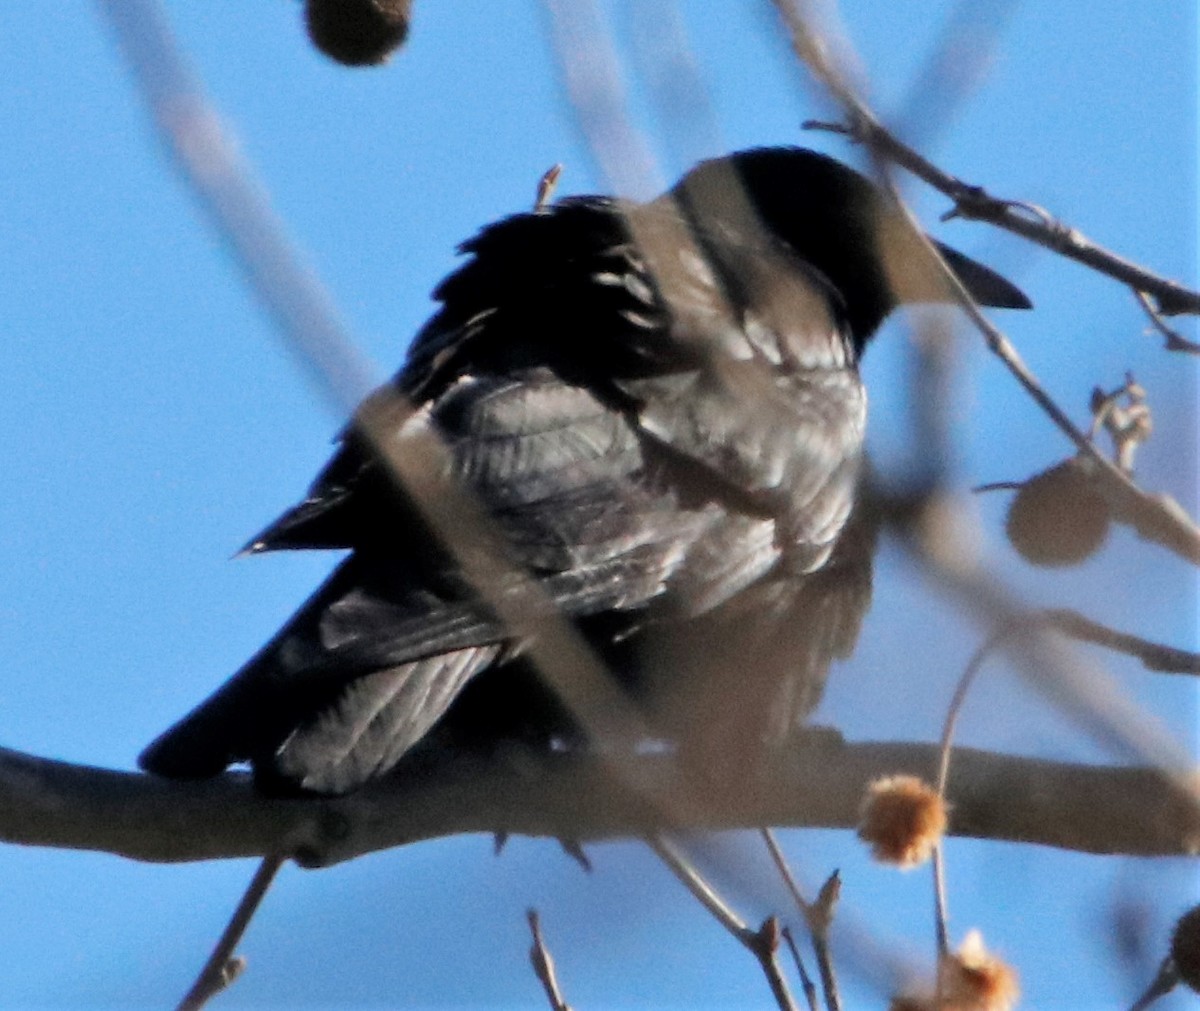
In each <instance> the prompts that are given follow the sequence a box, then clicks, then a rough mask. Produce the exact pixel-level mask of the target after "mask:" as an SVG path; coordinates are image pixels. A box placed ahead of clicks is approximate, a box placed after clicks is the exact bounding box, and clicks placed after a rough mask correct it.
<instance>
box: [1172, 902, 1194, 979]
mask: <svg viewBox="0 0 1200 1011" xmlns="http://www.w3.org/2000/svg"><path fill="white" fill-rule="evenodd" d="M1171 961H1173V962H1174V963H1175V969H1176V970H1177V971H1178V973H1179V978H1180V979H1181V980H1183V981H1184V982H1185V983H1186V984H1187V985H1188V986H1190V987H1191V988H1192V989H1193V990H1195V991H1196V992H1197V993H1200V906H1193V907H1192V908H1191V909H1189V910H1188V911H1187V912H1186V913H1184V914H1183V915H1182V916H1181V917H1179V920H1178V922H1176V924H1175V932H1174V933H1173V934H1172V935H1171Z"/></svg>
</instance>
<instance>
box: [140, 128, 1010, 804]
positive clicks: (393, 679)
mask: <svg viewBox="0 0 1200 1011" xmlns="http://www.w3.org/2000/svg"><path fill="white" fill-rule="evenodd" d="M918 241H919V240H917V239H916V237H915V236H914V235H913V234H912V233H911V232H910V231H908V230H907V229H906V227H904V226H902V224H901V217H900V211H899V208H898V207H897V206H896V205H895V204H894V203H893V202H892V200H891V198H890V197H888V196H887V195H885V194H884V193H883V191H881V190H880V189H879V188H878V187H876V186H875V185H874V184H872V183H871V182H870V181H869V180H867V179H866V178H864V177H863V176H862V175H860V174H859V173H857V172H855V171H854V170H852V169H850V168H848V167H846V166H845V165H842V164H841V163H840V162H838V161H836V160H834V159H832V158H829V157H828V156H825V155H823V154H818V153H816V152H813V151H809V150H805V149H801V148H759V149H753V150H746V151H742V152H738V153H735V154H732V155H729V156H727V157H724V158H718V159H714V160H711V161H707V162H702V163H701V164H700V165H698V166H697V167H696V168H694V169H692V170H691V171H690V172H689V173H687V174H686V175H685V176H684V177H683V179H682V180H681V181H680V182H679V183H678V184H677V185H676V186H675V187H674V188H673V189H671V190H670V191H668V192H667V193H665V194H664V195H662V196H660V197H659V198H657V199H655V200H652V201H650V202H648V203H641V204H639V203H633V202H630V201H623V200H619V199H615V198H609V197H601V196H581V197H568V198H565V199H562V200H560V201H558V202H555V203H553V204H550V205H547V206H544V207H539V208H538V209H537V210H535V211H533V212H530V213H523V214H517V215H514V216H512V217H509V218H506V219H504V220H501V221H499V222H496V223H494V224H491V225H489V226H487V227H485V228H484V229H483V230H482V231H480V232H479V233H478V234H477V235H476V236H475V237H474V238H472V239H470V240H469V241H467V242H466V243H464V244H463V245H462V246H461V247H460V251H461V252H462V253H464V254H466V255H467V257H468V258H467V259H466V260H465V262H464V263H463V264H462V265H461V266H460V267H459V268H458V269H457V270H456V271H454V272H453V273H452V274H450V275H449V276H448V277H447V278H446V279H445V280H443V281H442V283H441V284H440V286H439V287H438V288H437V289H436V290H435V292H434V295H435V298H436V299H437V301H438V302H439V303H440V305H439V308H438V310H437V312H436V313H435V314H434V315H433V317H432V318H431V319H430V320H429V322H428V323H427V324H426V325H425V326H424V327H423V328H422V329H421V331H420V332H419V333H418V334H417V336H416V338H415V339H414V341H413V343H412V345H411V347H410V348H409V352H408V357H407V361H406V363H405V364H404V366H403V367H402V368H401V369H400V371H399V372H398V373H397V374H396V375H395V376H394V377H393V378H392V379H391V380H390V382H389V383H387V384H385V386H384V387H383V388H382V390H381V391H377V392H376V393H375V394H373V395H372V396H371V397H370V398H368V400H367V401H366V402H364V405H370V404H374V405H376V406H378V404H379V403H380V402H381V398H384V400H385V401H386V400H387V399H388V398H390V400H391V401H394V405H395V410H394V411H392V414H391V415H390V417H392V418H393V421H392V422H390V423H389V429H388V431H387V432H386V433H385V435H386V437H387V439H388V441H389V445H390V446H391V447H392V448H393V449H394V450H395V451H396V452H400V453H403V452H404V446H405V443H406V441H409V440H413V439H416V438H418V437H422V436H427V435H428V434H429V433H431V432H432V433H436V435H437V436H438V437H439V438H440V440H441V441H442V442H443V444H444V445H445V447H446V449H447V458H448V460H449V470H450V474H449V475H448V477H450V478H452V479H453V480H455V481H456V482H458V483H459V485H460V486H461V487H462V488H464V489H466V491H467V492H469V493H470V495H471V496H472V498H473V500H474V501H475V502H477V503H478V504H479V506H480V507H481V509H482V511H483V512H484V514H485V515H486V516H487V517H488V519H489V521H490V523H491V525H492V526H493V527H494V529H495V530H496V531H498V533H499V534H500V535H501V536H502V537H503V541H504V545H505V554H506V557H507V559H508V561H509V563H510V564H511V565H513V566H515V567H517V568H518V569H519V570H520V571H521V572H523V573H525V574H526V575H527V576H528V577H529V578H531V579H532V580H534V581H535V582H536V584H537V585H538V587H539V588H540V589H541V591H542V593H543V595H544V596H545V598H547V599H548V600H549V601H550V602H551V603H552V604H553V605H554V607H555V608H556V609H557V612H558V613H559V614H560V615H561V616H562V618H563V619H564V620H566V621H568V622H570V624H571V626H572V627H573V628H574V629H575V630H576V631H577V632H578V633H579V635H580V636H581V637H582V639H583V641H585V642H586V643H587V644H588V645H589V647H590V648H591V650H592V651H594V654H595V655H596V656H597V657H598V658H599V659H600V660H601V661H602V663H603V664H604V666H605V668H606V669H607V670H608V671H610V672H611V674H612V677H613V683H614V685H616V686H617V687H618V688H619V689H620V691H621V692H622V693H623V694H624V697H626V698H628V699H630V700H631V702H632V703H633V704H634V705H635V706H636V707H637V711H638V712H640V713H644V714H645V716H646V726H647V727H648V728H650V730H649V732H650V733H651V734H652V736H653V737H654V738H655V739H656V740H657V741H660V742H665V743H666V744H668V745H672V746H678V747H682V746H685V745H686V744H687V743H688V742H693V743H694V742H705V744H704V746H706V747H709V749H710V750H715V751H716V752H717V753H719V754H722V755H728V754H730V753H731V751H736V750H737V749H739V748H740V749H745V750H751V751H752V750H754V749H755V748H758V747H761V746H762V745H763V744H764V743H765V742H768V741H771V740H777V739H778V738H779V735H780V734H786V733H787V732H788V728H789V727H794V726H795V725H796V724H797V723H799V722H800V721H802V720H803V718H804V717H805V716H806V715H807V714H808V713H809V712H810V711H811V709H812V708H813V706H814V705H815V704H816V701H817V699H818V698H819V696H820V693H821V691H822V688H823V685H824V682H825V678H826V673H827V669H828V667H829V665H830V664H831V662H832V661H833V660H834V659H836V658H838V657H843V656H846V655H848V654H849V653H850V652H851V650H852V649H853V647H854V645H855V642H856V639H857V637H858V632H859V626H860V624H861V621H862V617H863V614H864V612H865V611H866V609H867V606H868V604H869V601H870V593H871V561H870V554H871V542H872V537H871V536H870V533H869V531H868V530H867V527H868V526H869V524H867V523H865V522H864V521H863V520H862V519H861V517H860V516H859V515H858V512H856V509H855V504H856V486H857V483H858V476H859V468H860V462H861V458H862V453H863V439H864V427H865V423H866V406H867V405H866V393H865V391H864V388H863V385H862V382H861V380H860V377H859V372H858V363H859V358H860V356H861V354H862V352H863V349H864V346H865V344H866V343H867V341H868V339H869V338H870V337H871V336H872V335H873V334H874V332H875V331H876V330H877V328H878V327H879V325H880V324H881V323H882V321H883V320H884V318H885V317H886V316H887V315H888V313H889V312H890V311H891V310H892V309H893V308H894V307H895V306H896V305H897V304H899V303H901V302H920V301H948V300H949V298H950V296H949V295H947V294H946V291H945V289H944V288H943V287H942V286H941V285H940V284H939V283H936V282H935V280H934V275H933V274H932V273H931V272H929V271H923V270H916V269H914V268H913V264H914V263H918V262H920V252H921V251H920V249H918V248H917V243H918ZM935 245H936V246H937V248H938V250H939V252H940V253H941V255H942V256H943V257H944V258H945V259H946V261H947V263H948V264H949V266H950V268H951V269H952V270H953V271H954V273H955V274H957V276H958V278H959V279H960V280H961V281H962V282H963V284H964V285H965V286H966V288H967V290H968V291H969V292H970V293H971V294H972V295H973V296H974V298H975V299H976V300H977V301H979V302H980V303H982V304H984V305H988V306H996V307H1007V308H1028V307H1029V305H1030V303H1029V301H1028V299H1027V298H1026V297H1025V296H1024V295H1023V294H1022V293H1021V292H1020V291H1019V290H1018V289H1017V288H1015V287H1014V286H1013V285H1012V284H1010V283H1009V282H1008V281H1006V280H1004V279H1003V278H1001V277H1000V276H999V275H997V274H995V273H994V272H992V271H991V270H989V269H988V268H986V267H983V266H982V265H980V264H978V263H976V262H975V261H973V260H971V259H969V258H967V257H966V256H963V255H962V254H960V253H957V252H955V251H954V250H952V249H949V248H948V247H945V246H942V245H941V244H940V243H935ZM885 259H886V261H887V265H886V266H885ZM366 410H367V406H364V407H362V408H360V412H359V417H360V419H361V417H362V415H363V412H364V411H366ZM277 549H340V550H343V551H348V552H349V554H348V555H347V556H346V557H345V558H344V559H343V560H342V561H341V562H340V564H338V566H337V568H336V569H335V571H334V572H333V573H332V575H331V576H330V577H329V579H328V580H327V581H326V582H325V584H324V585H323V586H322V587H321V588H320V589H318V590H317V592H316V593H315V594H314V595H313V596H312V597H311V598H310V599H309V600H308V602H307V603H305V604H304V605H303V606H302V607H301V608H300V610H299V611H298V612H297V613H296V615H295V616H294V617H293V618H292V619H291V620H290V621H289V622H288V623H287V624H286V625H285V626H284V627H283V628H282V630H280V631H279V633H278V634H277V635H276V636H275V638H274V639H272V640H271V641H270V642H269V643H268V644H267V645H266V646H265V647H263V649H262V650H261V651H260V652H259V653H258V654H257V655H256V656H254V657H253V658H252V659H251V660H250V661H249V662H248V663H247V664H246V665H245V666H244V667H242V669H241V670H239V671H238V672H237V673H236V674H235V675H234V676H233V677H232V678H231V679H230V680H229V681H228V682H227V683H226V684H225V685H224V686H223V687H221V688H220V689H219V690H218V691H217V692H216V693H215V694H214V695H212V696H211V697H210V698H209V699H208V700H207V701H205V702H203V703H201V704H200V706H199V707H197V708H196V709H195V710H194V711H193V712H192V713H190V714H189V715H188V716H186V717H184V719H183V720H181V721H180V722H179V723H178V724H176V725H175V726H174V727H172V728H170V729H169V730H167V731H166V732H165V733H164V734H162V735H161V736H160V737H159V738H158V739H157V740H155V741H154V742H153V743H152V744H151V745H150V746H149V747H148V748H147V749H146V750H145V751H144V752H143V754H142V755H141V758H140V763H141V766H142V767H143V768H144V769H146V770H148V771H149V772H152V773H156V774H159V775H163V776H167V777H174V778H194V777H207V776H213V775H216V774H219V773H220V772H222V771H223V770H225V769H226V768H227V767H229V766H230V765H234V764H238V763H246V762H248V763H249V764H250V765H251V767H252V768H253V771H254V774H255V782H256V784H257V786H258V787H259V788H260V789H262V790H263V791H265V792H268V793H315V794H342V793H346V792H349V791H352V790H354V789H356V788H358V787H360V786H362V785H363V784H365V783H367V782H369V781H372V780H374V779H377V778H379V777H381V776H383V775H385V774H387V773H389V772H393V770H394V772H395V774H400V773H401V772H402V770H403V769H404V768H405V763H406V762H407V761H411V760H415V756H419V755H421V754H428V753H431V752H433V751H437V752H444V749H452V750H453V749H472V750H483V751H488V750H491V749H495V748H497V747H498V746H499V745H501V744H502V743H504V742H506V741H519V742H523V743H525V744H532V745H534V746H537V747H540V748H549V749H551V750H553V749H556V748H557V749H562V748H572V747H574V746H576V744H578V743H580V742H581V737H580V733H581V732H580V728H579V725H578V721H577V720H576V719H575V714H573V713H572V712H571V711H570V710H569V709H568V708H567V707H566V706H565V705H564V704H563V703H562V702H561V701H560V700H559V698H558V697H557V696H556V695H555V693H554V692H553V691H552V690H550V688H548V687H547V684H546V680H545V679H544V678H543V677H542V676H540V675H539V672H538V671H537V670H536V668H535V665H534V664H533V663H532V662H531V661H530V659H529V649H528V646H529V640H528V638H527V636H526V637H522V636H517V635H514V634H513V632H512V631H511V630H510V629H508V628H506V627H505V624H504V622H503V621H501V620H500V619H499V617H498V616H497V615H496V614H494V613H493V612H492V610H491V608H490V607H489V605H488V602H487V600H485V599H484V597H483V596H482V595H481V594H480V593H479V592H478V588H477V587H473V586H471V585H470V583H469V581H468V580H466V579H464V578H463V574H462V572H461V571H460V570H459V568H458V566H457V565H456V563H455V560H454V556H453V554H452V552H449V551H448V550H446V548H445V546H444V545H440V544H438V543H437V539H436V538H435V537H433V535H432V533H431V531H430V529H429V527H428V525H427V523H426V522H425V520H424V518H423V517H422V515H421V513H420V511H419V510H418V509H417V508H416V507H415V505H414V504H413V502H412V500H411V499H410V498H409V497H408V496H407V495H406V494H405V492H404V490H403V489H402V488H399V487H397V485H396V483H395V482H394V481H393V480H391V479H390V478H389V476H388V471H387V468H386V467H385V466H384V465H383V464H382V463H381V461H380V460H379V459H378V454H377V452H376V451H375V449H374V448H373V445H372V443H371V441H370V440H369V439H367V438H366V437H365V436H364V432H363V427H362V425H361V424H355V423H353V422H352V423H351V425H350V426H349V427H348V428H347V429H346V430H345V432H344V433H343V435H342V436H341V439H340V444H339V448H338V450H337V452H336V453H335V455H334V456H333V458H332V459H331V461H330V462H329V463H328V464H327V465H326V467H325V469H324V470H323V471H322V473H321V474H320V475H319V476H318V478H317V479H316V481H315V483H314V484H313V485H312V487H311V489H310V490H309V492H308V495H307V497H306V498H305V499H304V500H303V501H302V502H301V503H300V504H299V505H297V506H295V507H294V508H292V509H291V510H289V511H287V512H285V513H284V514H283V515H282V516H281V517H280V518H279V519H278V520H276V521H275V522H274V523H273V524H271V525H270V526H269V527H267V529H266V530H264V531H263V532H262V533H260V534H259V535H258V536H257V537H255V538H254V539H253V540H252V541H251V542H250V543H249V545H247V549H246V550H248V551H249V552H252V553H256V552H262V551H270V550H277Z"/></svg>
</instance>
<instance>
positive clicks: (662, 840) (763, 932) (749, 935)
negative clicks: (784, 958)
mask: <svg viewBox="0 0 1200 1011" xmlns="http://www.w3.org/2000/svg"><path fill="white" fill-rule="evenodd" d="M646 844H647V845H648V846H649V847H650V848H651V849H652V850H653V851H654V854H655V855H656V856H657V857H658V858H659V859H660V860H661V861H662V862H663V863H664V864H666V866H667V869H668V870H670V872H671V873H672V874H674V875H675V877H676V878H678V879H679V881H680V882H681V883H682V884H683V886H684V887H685V888H686V889H687V890H688V891H689V892H691V893H692V896H693V898H695V899H696V901H697V902H699V903H700V904H701V905H702V906H703V907H704V908H705V909H706V910H708V912H709V915H711V916H712V917H713V919H715V920H716V921H717V922H718V923H719V924H720V925H721V926H722V927H724V928H725V930H726V931H728V933H729V934H730V935H732V936H733V938H734V939H735V940H737V941H738V943H739V944H741V945H742V946H743V947H744V948H745V949H746V950H747V951H749V952H750V954H752V955H753V956H754V957H755V958H756V959H757V960H758V964H759V966H761V967H762V971H763V974H764V975H765V976H766V978H767V984H768V985H769V986H770V987H771V994H772V996H773V997H774V998H775V1003H776V1004H777V1005H778V1006H779V1008H780V1009H781V1011H797V1008H796V1002H795V999H794V998H793V997H792V994H791V991H790V990H789V989H788V985H787V980H785V979H784V978H783V973H782V972H781V971H780V969H779V960H778V958H777V955H778V952H779V921H778V920H776V919H775V917H773V916H771V917H768V918H767V919H766V920H764V921H763V923H762V926H761V927H759V929H758V930H752V929H750V927H748V926H747V925H746V923H745V921H744V920H742V918H741V917H739V916H738V915H737V913H735V912H734V911H733V909H732V908H731V907H730V906H729V905H728V903H726V902H725V900H724V899H722V898H721V896H720V895H719V894H718V893H717V891H716V890H715V889H714V888H713V887H712V885H710V884H709V883H708V882H707V881H706V880H705V879H704V877H703V875H701V874H700V872H699V871H698V870H697V869H696V868H695V866H694V865H693V864H692V863H691V861H690V860H688V859H687V857H685V856H684V855H683V853H681V852H680V851H679V849H678V848H677V847H676V846H675V844H674V843H672V842H671V841H670V840H668V839H667V837H666V836H663V835H651V836H647V837H646Z"/></svg>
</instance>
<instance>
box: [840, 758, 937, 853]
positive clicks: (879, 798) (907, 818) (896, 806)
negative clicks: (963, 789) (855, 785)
mask: <svg viewBox="0 0 1200 1011" xmlns="http://www.w3.org/2000/svg"><path fill="white" fill-rule="evenodd" d="M946 822H947V814H946V804H945V802H944V801H943V800H942V799H941V798H940V797H939V796H938V795H937V791H936V790H934V789H933V788H932V787H931V786H928V785H926V784H925V783H923V782H922V781H921V780H919V779H918V778H917V777H916V776H886V777H884V778H883V779H877V780H875V782H873V783H872V784H871V785H870V786H869V787H868V788H867V797H866V800H865V801H864V802H863V807H862V815H861V820H860V822H859V826H858V837H859V838H860V839H862V840H863V842H865V843H867V844H868V845H869V846H870V847H871V855H872V856H873V857H874V858H875V859H876V860H878V861H880V862H881V863H887V864H895V865H896V866H897V867H900V868H901V869H904V870H907V869H909V868H911V867H916V866H917V865H918V864H922V863H924V862H925V861H926V860H928V859H929V857H930V856H931V855H932V854H933V850H934V847H935V846H937V844H938V841H939V840H940V839H941V838H942V836H943V835H944V834H945V832H946Z"/></svg>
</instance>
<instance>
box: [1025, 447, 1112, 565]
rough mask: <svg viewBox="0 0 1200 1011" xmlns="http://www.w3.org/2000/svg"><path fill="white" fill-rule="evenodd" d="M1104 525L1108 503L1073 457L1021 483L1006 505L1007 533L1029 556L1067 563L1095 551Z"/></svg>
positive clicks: (1029, 558)
mask: <svg viewBox="0 0 1200 1011" xmlns="http://www.w3.org/2000/svg"><path fill="white" fill-rule="evenodd" d="M1108 526H1109V510H1108V503H1107V502H1106V501H1105V500H1104V497H1103V496H1102V495H1100V494H1099V492H1097V491H1096V490H1095V487H1094V486H1093V484H1092V481H1091V479H1090V478H1089V477H1088V475H1087V474H1086V473H1085V472H1084V469H1083V466H1082V465H1081V464H1080V463H1079V462H1078V461H1077V460H1075V459H1071V460H1066V461H1064V462H1063V463H1060V464H1058V465H1056V466H1054V467H1051V468H1050V469H1049V470H1046V471H1043V472H1042V473H1041V474H1038V475H1036V476H1034V477H1031V478H1030V479H1029V480H1028V481H1026V482H1025V483H1024V484H1023V485H1022V486H1021V490H1020V491H1018V492H1017V495H1016V497H1015V498H1014V499H1013V501H1012V505H1011V506H1009V508H1008V519H1007V520H1006V522H1005V533H1006V534H1007V535H1008V540H1009V543H1011V544H1012V546H1013V547H1014V548H1016V549H1017V551H1018V552H1019V553H1020V555H1021V557H1022V558H1024V559H1025V560H1026V561H1027V562H1031V563H1033V564H1034V565H1047V566H1066V565H1078V564H1079V563H1080V562H1082V561H1083V560H1084V559H1086V558H1089V557H1091V556H1092V555H1093V554H1095V552H1096V550H1097V549H1098V548H1099V547H1100V545H1101V544H1103V543H1104V538H1105V537H1106V536H1108Z"/></svg>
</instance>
